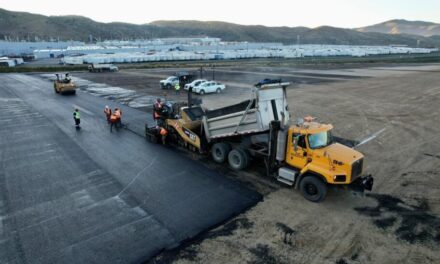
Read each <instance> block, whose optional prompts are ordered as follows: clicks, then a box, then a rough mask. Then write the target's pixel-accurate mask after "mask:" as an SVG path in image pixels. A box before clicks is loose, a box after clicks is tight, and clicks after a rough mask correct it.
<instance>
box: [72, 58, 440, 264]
mask: <svg viewBox="0 0 440 264" xmlns="http://www.w3.org/2000/svg"><path fill="white" fill-rule="evenodd" d="M193 70H194V71H195V70H196V69H193ZM173 72H175V70H173V69H167V70H160V69H158V70H130V71H121V72H119V73H116V74H105V75H104V74H101V75H99V74H94V75H93V74H89V73H84V74H78V75H77V76H78V77H80V78H84V79H87V80H90V81H94V82H103V83H107V84H109V85H113V86H119V87H124V88H127V89H132V90H136V91H137V92H139V93H145V94H151V95H155V96H160V95H161V94H163V90H160V88H159V86H158V81H159V80H160V79H162V78H164V77H166V76H167V75H169V74H172V73H173ZM205 74H211V76H210V77H212V72H211V73H209V71H207V72H206V73H205ZM266 77H269V78H276V77H280V78H283V80H286V81H291V82H292V83H293V84H294V85H293V86H291V88H290V89H289V91H288V98H289V105H290V112H291V115H292V118H293V119H295V118H298V117H303V116H305V115H312V116H315V117H317V118H318V120H319V121H321V122H324V123H331V124H333V125H334V127H335V129H334V134H335V135H337V136H340V137H342V138H347V139H352V140H362V139H365V138H368V137H370V136H371V135H374V134H375V133H376V132H378V131H383V132H382V133H380V134H378V135H377V137H376V138H374V139H372V140H371V141H369V142H368V143H366V144H364V145H362V146H359V148H358V150H359V151H361V152H362V153H363V154H364V155H365V168H364V169H365V172H366V173H368V174H372V175H373V176H374V177H375V186H374V189H373V192H371V193H369V194H367V195H365V196H359V195H355V194H352V193H350V192H348V191H344V190H337V189H332V190H330V192H329V194H328V197H327V199H326V200H325V201H324V202H323V203H320V204H314V203H311V202H308V201H306V200H305V199H303V198H302V197H301V195H300V193H299V192H298V191H297V190H292V189H290V188H288V187H285V186H284V185H282V184H278V183H277V182H276V181H274V180H272V179H267V178H265V177H263V176H261V175H260V173H256V172H255V171H252V169H251V170H250V171H247V172H240V173H235V172H231V171H229V170H228V169H222V168H220V167H215V166H216V165H213V164H212V163H210V162H206V164H207V166H213V167H214V168H217V169H222V171H224V173H225V174H226V175H228V176H229V177H236V178H238V179H240V180H241V181H244V182H246V183H248V185H249V186H250V187H251V188H255V189H257V190H259V191H260V192H261V193H263V194H264V195H265V198H264V201H262V202H260V203H259V204H257V205H256V206H255V207H253V208H251V209H250V210H249V211H247V212H245V213H243V214H242V215H239V216H237V217H235V218H233V219H231V220H230V221H229V222H227V223H225V224H223V225H221V226H219V227H217V228H216V229H213V230H211V231H208V232H206V233H204V234H202V235H201V236H200V237H199V238H198V239H196V240H195V241H191V242H189V243H188V244H187V245H185V246H183V247H181V248H179V249H176V250H173V251H169V252H164V253H162V254H160V255H159V256H157V257H156V258H155V259H153V260H151V263H179V264H180V263H194V262H196V263H440V253H439V252H440V251H439V250H440V183H439V180H440V179H439V178H440V143H439V142H440V125H439V122H440V110H439V106H440V104H439V102H440V64H431V65H425V66H401V67H376V68H363V69H329V70H312V69H291V68H290V69H289V68H255V69H241V68H238V67H237V68H228V69H216V72H215V78H216V80H219V81H221V82H224V83H226V85H227V90H226V91H225V92H224V93H222V94H220V95H206V96H204V97H203V101H204V103H205V104H206V105H207V106H208V107H209V108H215V107H217V106H220V105H224V104H228V103H233V102H238V101H241V100H243V99H246V97H247V95H248V94H249V92H250V86H249V84H254V83H256V82H257V81H258V80H260V79H263V78H266ZM167 96H169V97H170V98H171V99H174V100H176V99H185V98H186V95H185V94H183V93H181V94H180V95H175V94H174V93H169V94H168V95H167ZM202 161H203V159H202ZM254 167H258V166H257V165H255V164H254Z"/></svg>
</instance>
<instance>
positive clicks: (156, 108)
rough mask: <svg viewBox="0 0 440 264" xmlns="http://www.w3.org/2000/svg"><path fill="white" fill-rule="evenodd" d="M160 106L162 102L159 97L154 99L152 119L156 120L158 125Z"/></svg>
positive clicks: (160, 113) (161, 106)
mask: <svg viewBox="0 0 440 264" xmlns="http://www.w3.org/2000/svg"><path fill="white" fill-rule="evenodd" d="M162 108H163V103H162V102H161V100H160V98H157V99H156V102H154V104H153V119H154V121H156V125H158V122H159V120H160V118H161V115H162Z"/></svg>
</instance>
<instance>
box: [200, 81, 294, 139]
mask: <svg viewBox="0 0 440 264" xmlns="http://www.w3.org/2000/svg"><path fill="white" fill-rule="evenodd" d="M288 85H289V83H275V84H267V85H262V86H260V87H255V88H254V89H253V90H252V98H251V99H250V100H246V101H243V102H241V103H238V104H235V105H230V106H226V107H223V108H218V109H215V110H211V111H207V113H206V114H205V115H204V116H203V126H204V129H205V133H206V137H207V139H208V141H210V140H212V139H216V138H222V137H230V136H237V135H245V134H253V133H261V132H266V131H268V130H269V125H270V122H271V121H273V120H276V121H281V122H282V123H283V124H287V123H288V121H289V112H288V108H287V101H286V94H285V93H286V92H285V88H286V87H287V86H288Z"/></svg>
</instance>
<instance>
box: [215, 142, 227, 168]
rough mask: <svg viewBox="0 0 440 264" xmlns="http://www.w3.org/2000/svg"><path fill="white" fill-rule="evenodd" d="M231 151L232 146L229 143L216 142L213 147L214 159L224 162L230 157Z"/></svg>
mask: <svg viewBox="0 0 440 264" xmlns="http://www.w3.org/2000/svg"><path fill="white" fill-rule="evenodd" d="M229 151H231V146H230V145H229V144H228V143H224V142H221V143H215V144H214V145H213V146H212V149H211V154H212V159H213V160H214V161H215V162H217V163H223V162H225V160H226V159H227V158H228V154H229Z"/></svg>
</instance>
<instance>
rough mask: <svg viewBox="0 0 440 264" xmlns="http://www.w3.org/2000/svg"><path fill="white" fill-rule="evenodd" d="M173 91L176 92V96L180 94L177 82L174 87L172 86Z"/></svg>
mask: <svg viewBox="0 0 440 264" xmlns="http://www.w3.org/2000/svg"><path fill="white" fill-rule="evenodd" d="M174 90H175V91H176V94H180V82H177V83H176V85H174Z"/></svg>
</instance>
